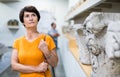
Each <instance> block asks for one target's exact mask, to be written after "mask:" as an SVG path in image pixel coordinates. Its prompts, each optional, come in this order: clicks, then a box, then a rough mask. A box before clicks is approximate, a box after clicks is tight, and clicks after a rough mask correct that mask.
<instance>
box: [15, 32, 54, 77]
mask: <svg viewBox="0 0 120 77" xmlns="http://www.w3.org/2000/svg"><path fill="white" fill-rule="evenodd" d="M44 38H45V39H46V40H45V41H46V42H47V45H48V49H49V50H52V49H53V48H55V44H54V41H53V40H52V38H51V37H50V36H49V35H46V37H45V34H42V35H41V36H39V37H38V38H37V39H35V40H34V41H32V42H29V41H27V40H26V39H25V37H24V36H22V37H20V38H18V39H16V40H15V42H14V44H13V48H16V49H17V50H18V59H19V63H21V64H24V65H32V66H37V65H39V64H40V63H41V62H43V61H44V60H45V58H44V55H43V53H42V51H41V50H40V49H39V48H38V45H39V42H40V40H42V39H44ZM20 77H52V76H51V73H50V69H48V70H47V71H46V72H45V73H27V74H26V73H20Z"/></svg>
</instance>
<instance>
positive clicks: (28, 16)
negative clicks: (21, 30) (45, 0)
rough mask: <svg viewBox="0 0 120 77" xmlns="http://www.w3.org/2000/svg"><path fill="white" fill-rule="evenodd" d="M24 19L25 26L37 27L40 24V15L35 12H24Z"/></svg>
mask: <svg viewBox="0 0 120 77" xmlns="http://www.w3.org/2000/svg"><path fill="white" fill-rule="evenodd" d="M23 21H24V22H23V24H24V25H25V27H36V26H37V24H38V17H37V15H36V14H35V13H34V12H24V16H23Z"/></svg>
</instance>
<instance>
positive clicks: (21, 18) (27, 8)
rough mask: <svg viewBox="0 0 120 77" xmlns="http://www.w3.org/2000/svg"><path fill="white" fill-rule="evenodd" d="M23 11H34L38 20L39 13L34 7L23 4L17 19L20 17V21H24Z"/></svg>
mask: <svg viewBox="0 0 120 77" xmlns="http://www.w3.org/2000/svg"><path fill="white" fill-rule="evenodd" d="M24 12H34V13H35V14H36V15H37V17H38V21H39V20H40V13H39V12H38V10H37V9H36V7H34V6H25V7H24V8H23V9H21V11H20V13H19V19H20V21H21V22H22V23H23V22H24V21H23V16H24Z"/></svg>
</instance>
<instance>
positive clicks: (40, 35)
mask: <svg viewBox="0 0 120 77" xmlns="http://www.w3.org/2000/svg"><path fill="white" fill-rule="evenodd" d="M42 36H43V34H39V36H38V37H36V38H35V39H33V40H32V41H29V40H27V39H26V38H25V36H23V38H24V40H25V41H27V42H28V43H33V42H35V41H36V40H38V39H40V38H41V37H42Z"/></svg>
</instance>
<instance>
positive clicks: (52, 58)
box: [39, 40, 58, 67]
mask: <svg viewBox="0 0 120 77" xmlns="http://www.w3.org/2000/svg"><path fill="white" fill-rule="evenodd" d="M39 48H40V50H42V52H43V54H44V56H45V58H46V60H47V62H48V63H49V64H50V65H51V66H53V67H55V66H56V65H57V63H58V56H57V53H56V48H54V49H52V50H51V51H49V50H48V46H47V44H46V42H45V41H43V40H41V41H40V44H39Z"/></svg>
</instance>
